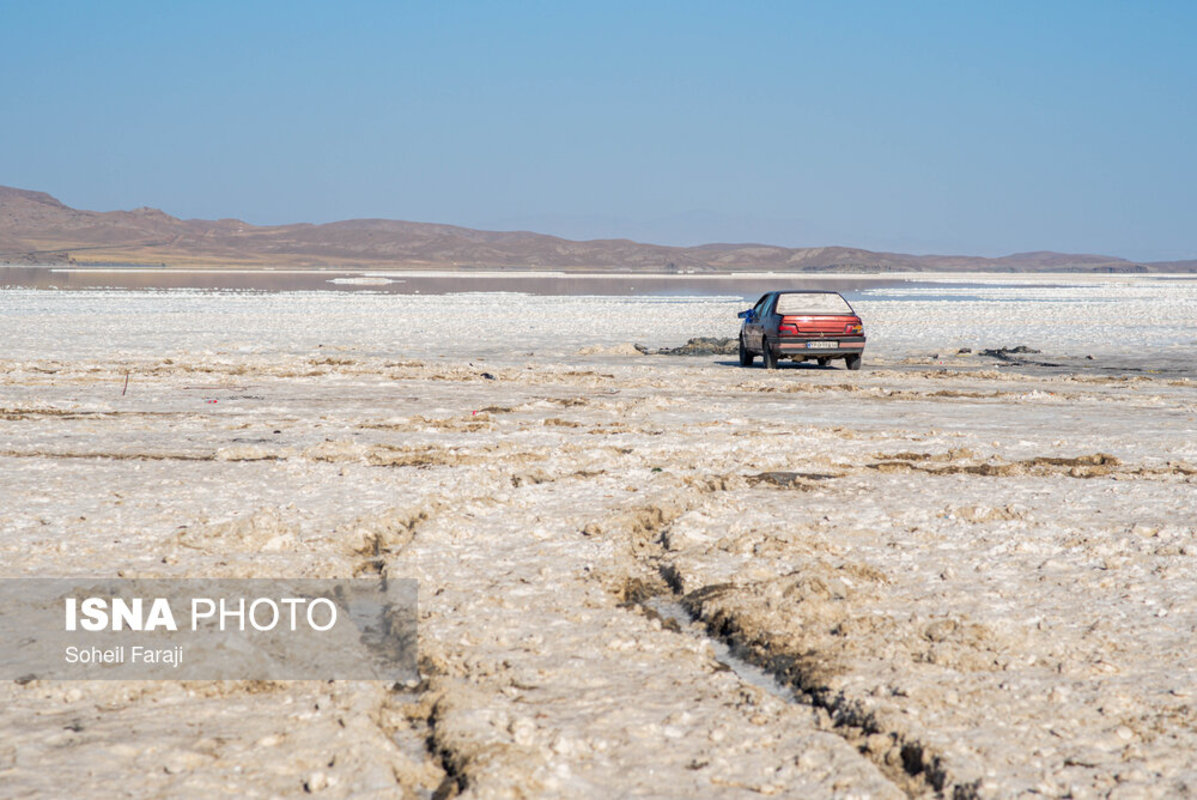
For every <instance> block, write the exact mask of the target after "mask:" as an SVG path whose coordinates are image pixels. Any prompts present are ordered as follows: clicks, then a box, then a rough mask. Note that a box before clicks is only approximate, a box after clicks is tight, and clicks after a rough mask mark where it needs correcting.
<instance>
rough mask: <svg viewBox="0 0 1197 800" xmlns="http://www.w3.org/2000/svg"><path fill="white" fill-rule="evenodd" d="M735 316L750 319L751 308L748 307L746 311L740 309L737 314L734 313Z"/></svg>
mask: <svg viewBox="0 0 1197 800" xmlns="http://www.w3.org/2000/svg"><path fill="white" fill-rule="evenodd" d="M736 316H737V317H739V318H740V319H752V309H751V308H750V309H748V310H747V311H741V312H740V313H739V314H736Z"/></svg>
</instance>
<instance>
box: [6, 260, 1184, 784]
mask: <svg viewBox="0 0 1197 800" xmlns="http://www.w3.org/2000/svg"><path fill="white" fill-rule="evenodd" d="M853 303H854V305H855V306H856V307H857V309H858V311H859V312H860V313H861V314H862V316H863V317H864V319H865V322H866V327H867V330H868V333H869V335H870V343H869V349H868V351H867V352H866V358H865V362H866V364H865V369H864V370H862V371H861V372H848V371H846V370H843V369H839V368H816V367H813V366H806V365H804V366H797V365H789V364H785V363H783V368H782V369H780V370H777V371H765V370H763V369H761V368H759V367H757V368H753V369H748V370H746V369H741V368H739V367H737V366H735V365H734V363H733V362H734V358H729V357H726V356H700V357H685V358H678V357H667V356H644V355H640V354H638V353H636V351H635V349H634V348H633V347H632V344H634V343H642V344H645V345H648V346H650V347H654V348H655V347H665V346H674V345H678V344H681V343H683V342H684V341H686V339H688V338H690V337H692V336H732V335H734V334H735V330H736V327H735V323H736V320H735V316H734V314H735V312H736V311H737V310H739V309H741V308H743V307H745V304H744V303H743V301H742V300H741V299H739V298H735V297H730V296H709V295H693V296H685V297H677V296H667V295H666V296H654V297H635V296H634V297H612V296H584V297H583V296H575V297H570V296H564V297H563V296H538V295H526V294H519V293H507V294H496V293H493V292H478V293H471V292H467V293H461V294H449V295H397V294H376V293H370V292H361V293H335V294H334V293H321V292H283V293H260V292H219V291H201V290H194V291H188V290H170V291H165V290H164V291H153V290H139V291H111V292H106V291H93V290H84V291H74V292H60V291H46V290H36V289H8V290H4V291H0V310H2V314H0V334H3V340H4V342H5V349H4V352H3V355H2V357H0V398H2V402H0V406H2V408H0V424H2V425H3V432H4V435H3V438H2V441H0V470H3V476H4V480H3V481H2V482H0V554H2V559H3V560H2V563H3V565H4V566H3V573H2V576H3V577H23V576H63V577H84V576H88V577H91V576H102V577H115V576H126V577H229V578H234V577H322V578H324V577H352V576H360V575H378V574H385V575H389V576H394V577H413V578H417V579H418V580H419V583H420V619H419V626H420V630H419V634H420V639H419V645H420V663H421V673H422V681H421V683H420V684H419V685H418V686H406V687H393V686H388V685H383V684H380V683H371V682H350V681H334V682H316V681H309V682H281V681H280V682H198V681H193V682H148V681H147V682H102V681H95V682H51V681H37V680H34V681H29V682H22V683H18V682H7V683H5V684H3V685H0V721H2V723H3V724H2V725H0V794H3V795H4V796H55V795H60V794H62V793H63V792H64V791H67V790H68V789H72V790H77V789H78V788H79V787H86V789H87V793H88V794H92V795H97V796H104V795H109V796H131V797H151V796H163V795H170V796H196V797H199V796H205V797H206V796H211V795H213V794H217V795H219V794H226V795H237V796H250V797H254V796H256V797H274V796H297V795H305V794H309V793H312V794H319V795H323V796H328V797H349V796H354V797H356V796H377V797H406V796H412V797H429V796H433V795H434V794H435V795H437V796H440V797H448V796H454V795H455V794H460V795H461V796H469V797H579V796H651V797H697V796H702V797H707V796H710V797H714V796H749V795H751V794H766V795H777V796H791V797H902V796H922V795H929V796H933V795H937V794H941V795H943V796H948V797H952V796H961V797H967V796H980V797H1012V796H1023V795H1027V796H1029V795H1046V796H1058V797H1065V796H1071V797H1076V798H1080V797H1106V796H1113V797H1174V796H1186V795H1191V794H1195V793H1197V764H1195V759H1194V757H1193V753H1194V752H1197V711H1195V709H1194V705H1195V704H1197V696H1195V693H1197V670H1195V669H1194V662H1193V656H1192V642H1193V641H1194V637H1195V634H1197V491H1195V486H1194V482H1195V480H1197V478H1195V477H1194V476H1195V475H1197V393H1195V392H1194V389H1195V386H1197V384H1195V383H1194V381H1195V380H1197V282H1195V281H1192V280H1167V279H1159V278H1140V277H1126V276H1117V277H1108V278H1101V279H1097V278H1085V279H1079V278H1075V277H1060V276H1053V277H1051V278H1026V277H1020V278H1017V279H1015V278H1006V277H1000V278H999V277H994V276H966V277H965V278H962V279H956V281H955V283H954V284H952V285H951V286H943V287H940V288H934V287H926V286H920V287H915V288H910V289H902V288H900V287H896V288H895V287H886V288H884V289H876V290H869V289H863V290H861V291H860V293H859V295H858V296H854V297H853ZM1018 345H1023V346H1027V347H1029V348H1031V349H1034V350H1039V351H1040V352H1039V353H1035V354H1027V355H1022V356H1013V357H1011V358H1012V359H1013V360H1010V359H1006V360H1003V359H999V358H994V357H988V356H981V355H978V353H980V352H981V351H982V350H985V349H998V348H1003V347H1014V346H1018ZM962 349H968V350H970V351H972V352H969V353H960V352H959V351H960V350H962ZM1090 357H1091V358H1090ZM126 381H127V382H126ZM687 616H689V617H692V618H693V620H694V621H693V622H691V621H690V619H687V618H686V617H687ZM729 650H730V654H729ZM733 656H734V657H733ZM742 662H750V663H752V664H755V665H757V666H758V667H762V668H764V670H765V671H767V672H769V673H772V674H773V675H776V676H778V678H779V679H780V682H781V683H782V684H784V687H785V690H783V689H782V688H781V687H778V686H773V685H770V684H769V679H768V678H767V677H766V678H762V676H761V675H760V674H759V673H755V672H753V671H751V670H750V669H748V668H746V667H744V666H743V663H742Z"/></svg>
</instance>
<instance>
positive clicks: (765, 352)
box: [761, 339, 777, 369]
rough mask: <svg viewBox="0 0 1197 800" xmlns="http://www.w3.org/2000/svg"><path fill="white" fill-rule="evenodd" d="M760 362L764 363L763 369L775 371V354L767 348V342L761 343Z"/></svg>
mask: <svg viewBox="0 0 1197 800" xmlns="http://www.w3.org/2000/svg"><path fill="white" fill-rule="evenodd" d="M761 361H763V362H765V369H777V354H776V353H774V352H773V348H772V347H770V346H769V340H768V339H765V340H763V341H762V342H761Z"/></svg>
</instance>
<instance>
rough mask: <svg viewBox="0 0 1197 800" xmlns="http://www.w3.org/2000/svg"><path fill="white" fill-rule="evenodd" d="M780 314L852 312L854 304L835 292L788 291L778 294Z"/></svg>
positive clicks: (778, 311)
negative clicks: (849, 303)
mask: <svg viewBox="0 0 1197 800" xmlns="http://www.w3.org/2000/svg"><path fill="white" fill-rule="evenodd" d="M777 313H778V314H851V313H852V306H850V305H848V301H847V300H845V299H844V298H842V297H840V296H839V295H838V294H835V293H834V292H786V293H785V294H781V295H778V296H777Z"/></svg>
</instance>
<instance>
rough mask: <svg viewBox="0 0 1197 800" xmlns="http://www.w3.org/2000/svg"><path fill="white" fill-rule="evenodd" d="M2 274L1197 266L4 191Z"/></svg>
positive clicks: (0, 205)
mask: <svg viewBox="0 0 1197 800" xmlns="http://www.w3.org/2000/svg"><path fill="white" fill-rule="evenodd" d="M0 263H8V264H78V265H96V266H99V265H114V264H121V265H162V266H168V267H200V266H203V267H254V266H257V267H284V266H285V267H309V268H316V267H336V268H347V267H348V268H354V267H363V268H370V269H378V268H388V269H524V270H537V269H553V270H567V271H570V270H572V271H584V270H585V271H600V272H606V271H610V272H621V271H629V272H657V273H669V272H681V271H691V270H692V271H695V272H731V271H745V270H762V271H778V272H821V271H848V272H855V271H859V272H873V271H882V272H886V271H919V272H921V271H948V270H960V271H986V272H1034V271H1059V272H1195V271H1197V260H1194V261H1173V262H1152V263H1141V262H1133V261H1127V260H1125V259H1122V258H1116V257H1113V256H1103V255H1077V254H1068V253H1053V252H1035V253H1018V254H1015V255H1009V256H1003V257H1001V258H981V257H978V256H939V255H924V256H915V255H904V254H901V253H878V252H873V251H869V250H861V249H858V248H851V247H801V248H788V247H776V246H772V245H764V244H706V245H700V246H697V247H667V246H664V245H654V244H642V243H639V242H633V241H630V240H627V239H596V240H592V241H571V240H569V239H562V238H559V237H556V236H549V235H546V234H539V233H531V232H528V231H481V230H474V229H472V228H461V227H457V226H453V225H441V224H434V223H426V222H404V221H400V220H386V219H352V220H345V221H342V222H330V223H325V224H321V225H312V224H307V223H301V224H295V225H251V224H249V223H247V222H242V221H240V220H236V219H219V220H202V219H189V220H183V219H178V218H177V217H172V216H171V215H169V214H166V213H164V212H162V211H159V210H157V209H154V208H137V209H133V210H132V211H85V210H80V209H75V208H71V207H69V206H66V205H64V204H63V203H61V202H59V201H58V200H57V199H56V198H54V197H51V196H50V195H48V194H46V193H44V192H34V191H27V190H24V189H14V188H10V187H4V186H0Z"/></svg>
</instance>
